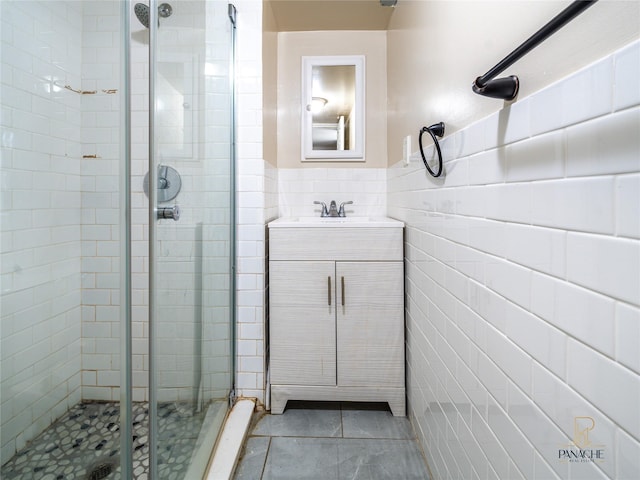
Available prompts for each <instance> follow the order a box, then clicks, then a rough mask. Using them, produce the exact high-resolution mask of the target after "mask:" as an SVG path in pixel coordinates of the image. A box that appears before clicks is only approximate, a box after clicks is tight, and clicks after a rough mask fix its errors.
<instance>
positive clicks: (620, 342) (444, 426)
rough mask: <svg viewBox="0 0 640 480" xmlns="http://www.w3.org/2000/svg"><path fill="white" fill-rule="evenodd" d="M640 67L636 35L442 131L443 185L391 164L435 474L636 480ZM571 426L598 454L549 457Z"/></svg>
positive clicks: (410, 347)
mask: <svg viewBox="0 0 640 480" xmlns="http://www.w3.org/2000/svg"><path fill="white" fill-rule="evenodd" d="M639 69H640V43H638V42H635V43H633V44H631V45H629V46H628V47H626V48H624V49H622V50H621V51H619V52H616V53H614V54H612V55H610V56H609V57H607V58H604V59H603V60H601V61H599V62H596V63H594V64H593V65H590V66H588V67H587V68H585V69H583V70H581V71H579V72H577V73H575V74H574V75H571V76H570V77H568V78H565V79H563V80H562V81H560V82H558V83H557V84H554V85H552V86H550V87H548V88H546V89H544V90H542V91H540V92H538V93H536V94H534V95H532V96H531V97H529V98H527V99H523V100H520V101H518V102H516V103H515V104H513V105H511V106H507V107H505V108H503V109H502V110H501V111H500V112H499V113H497V114H495V115H492V116H491V117H489V118H487V119H485V120H483V121H480V122H477V123H476V124H474V125H471V126H469V127H468V128H465V129H464V130H462V131H459V132H456V134H454V135H452V136H450V137H446V138H445V139H444V140H443V151H448V152H453V153H454V154H451V155H447V154H445V160H446V163H445V172H446V176H445V178H444V180H442V181H439V182H436V181H434V180H433V179H432V178H431V177H429V176H428V174H426V172H425V170H424V167H423V166H422V162H421V161H420V160H418V157H417V155H419V154H417V155H414V157H413V160H414V161H413V162H412V163H411V165H410V166H409V167H404V166H403V164H402V162H399V163H398V164H396V165H394V166H393V167H392V168H390V169H389V171H388V177H389V178H388V213H389V215H390V216H392V217H394V218H398V219H400V220H403V221H404V222H405V223H406V243H405V254H406V275H407V278H406V285H407V297H406V301H407V304H406V305H407V307H406V316H407V317H406V321H407V382H408V404H409V412H410V415H411V417H412V419H413V421H414V425H415V426H416V429H417V432H418V435H419V437H420V440H421V442H422V444H423V445H424V447H425V452H426V454H427V457H428V460H429V464H430V466H431V468H432V470H433V474H434V477H435V478H501V479H502V478H509V479H512V478H562V479H578V478H610V479H614V478H615V479H632V478H640V463H639V462H638V461H637V459H638V458H640V414H639V412H640V410H639V409H638V405H640V354H639V353H638V351H639V350H638V348H637V346H638V344H639V343H640V328H639V327H638V325H639V324H640V275H639V273H638V272H639V271H640V235H639V227H638V225H639V224H638V219H639V218H640V193H639V191H640V185H639V183H638V178H639V175H638V172H639V171H640V143H639V142H640V140H639V138H640V135H638V132H640V107H639V106H638V105H639V104H640V85H639V84H638V81H637V78H638V75H637V74H638V71H639ZM499 132H503V133H504V132H506V133H505V134H499ZM456 152H457V154H455V153H456ZM461 165H466V167H465V168H462V172H463V174H462V175H460V174H459V172H457V171H455V172H454V171H452V170H453V169H454V168H455V169H456V170H460V166H461ZM578 417H590V419H592V420H593V424H591V423H588V424H587V427H586V428H591V430H589V431H588V440H589V441H591V442H592V443H591V444H590V445H589V446H588V447H587V448H589V449H600V450H602V451H603V455H604V460H603V461H601V462H567V461H562V459H560V458H559V449H563V448H565V449H568V448H571V446H572V442H574V441H575V442H579V441H580V439H579V438H578V437H577V435H578V434H577V433H576V430H575V426H574V422H575V421H578V422H579V421H580V419H579V418H578ZM576 418H578V420H576ZM587 422H590V420H587ZM583 439H584V437H583ZM573 448H574V449H576V448H577V447H575V445H573Z"/></svg>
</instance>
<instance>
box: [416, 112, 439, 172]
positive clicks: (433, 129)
mask: <svg viewBox="0 0 640 480" xmlns="http://www.w3.org/2000/svg"><path fill="white" fill-rule="evenodd" d="M424 132H429V135H431V138H432V139H433V144H434V145H435V146H436V152H438V171H437V172H434V171H433V170H431V167H429V164H428V163H427V159H426V158H425V156H424V150H423V148H422V134H423V133H424ZM443 135H444V123H443V122H440V123H434V124H433V125H430V126H428V127H422V130H420V135H419V136H418V144H419V145H420V155H422V162H423V163H424V166H425V167H427V170H428V171H429V173H430V174H431V176H432V177H439V176H440V174H441V173H442V151H440V144H439V143H438V139H437V138H436V137H440V138H442V136H443Z"/></svg>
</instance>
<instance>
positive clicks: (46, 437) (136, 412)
mask: <svg viewBox="0 0 640 480" xmlns="http://www.w3.org/2000/svg"><path fill="white" fill-rule="evenodd" d="M148 413H149V406H148V404H147V403H134V405H133V449H134V450H133V474H134V479H135V480H147V478H148V472H149V445H148V433H149V425H148ZM203 416H204V413H193V409H192V408H191V407H190V406H189V405H182V404H178V403H166V404H162V405H159V406H158V431H159V438H160V440H159V444H158V454H159V459H158V471H159V473H160V474H161V478H163V479H170V480H179V479H183V478H184V472H185V471H186V469H187V468H188V466H189V460H190V459H191V454H192V452H193V450H194V446H195V443H196V440H197V437H198V433H199V430H200V425H201V423H202V417H203ZM119 425H120V407H119V405H118V404H117V403H113V402H111V403H80V404H78V405H76V406H74V407H73V408H72V409H71V410H69V412H67V414H65V415H64V416H63V417H62V418H61V419H60V420H58V421H57V422H55V423H54V424H52V425H51V426H50V427H49V428H47V430H45V431H44V432H43V433H42V434H41V435H40V436H39V437H37V438H36V439H35V440H33V441H32V442H29V444H28V445H27V446H26V447H25V448H24V449H23V450H21V451H20V452H18V453H17V454H16V455H14V456H13V458H12V459H11V460H9V461H8V462H7V463H6V464H5V465H3V466H2V471H1V473H0V478H2V480H34V479H42V480H85V479H87V480H103V479H106V480H119V479H121V477H122V476H121V473H120V467H119V462H120V457H119V454H120V428H119Z"/></svg>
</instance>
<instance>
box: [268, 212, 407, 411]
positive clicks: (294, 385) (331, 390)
mask: <svg viewBox="0 0 640 480" xmlns="http://www.w3.org/2000/svg"><path fill="white" fill-rule="evenodd" d="M403 226H404V225H403V224H402V222H398V221H396V220H393V219H389V218H363V217H349V218H283V219H278V220H275V221H273V222H271V223H269V225H268V227H269V352H270V366H269V373H270V383H271V413H274V414H279V413H282V412H283V411H284V408H285V406H286V403H287V401H288V400H324V401H365V402H388V403H389V406H390V408H391V411H392V413H393V414H394V415H398V416H404V415H405V375H404V271H403Z"/></svg>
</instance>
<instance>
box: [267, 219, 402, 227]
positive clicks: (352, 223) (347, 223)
mask: <svg viewBox="0 0 640 480" xmlns="http://www.w3.org/2000/svg"><path fill="white" fill-rule="evenodd" d="M403 226H404V224H403V223H402V222H399V221H398V220H394V219H393V218H388V217H283V218H278V219H277V220H274V221H273V222H270V223H269V228H303V227H304V228H306V227H311V228H317V227H322V228H326V227H342V228H354V227H355V228H373V227H375V228H381V227H383V228H384V227H389V228H391V227H395V228H401V227H403Z"/></svg>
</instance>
